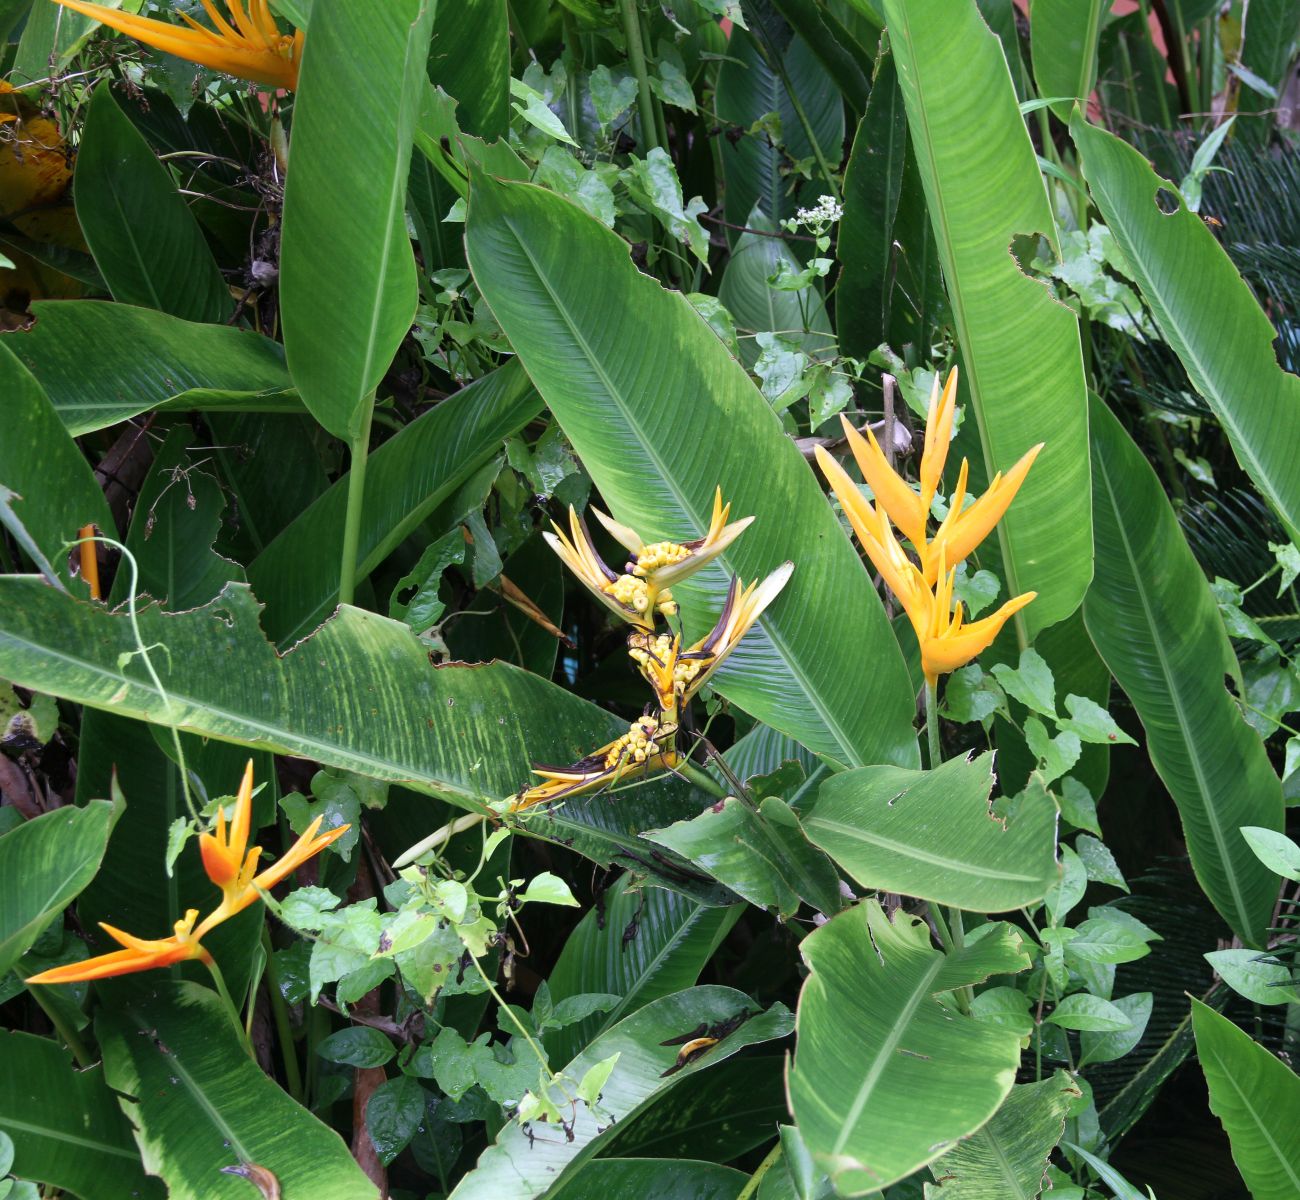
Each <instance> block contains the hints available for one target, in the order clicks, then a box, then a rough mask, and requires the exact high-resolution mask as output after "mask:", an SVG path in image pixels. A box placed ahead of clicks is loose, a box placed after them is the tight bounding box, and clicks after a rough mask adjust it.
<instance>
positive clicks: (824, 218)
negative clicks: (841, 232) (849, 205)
mask: <svg viewBox="0 0 1300 1200" xmlns="http://www.w3.org/2000/svg"><path fill="white" fill-rule="evenodd" d="M843 215H844V205H842V204H841V203H840V202H839V201H838V200H836V199H835V197H834V196H822V197H821V198H820V199H819V200H818V201H817V203H816V204H815V205H814V206H813V207H812V208H801V209H799V210H798V211H797V212H796V213H795V214H794V219H795V220H796V221H797V222H798V223H799V224H800V225H823V226H825V225H834V224H835V222H836V221H838V220H839V219H840V218H841V217H842V216H843Z"/></svg>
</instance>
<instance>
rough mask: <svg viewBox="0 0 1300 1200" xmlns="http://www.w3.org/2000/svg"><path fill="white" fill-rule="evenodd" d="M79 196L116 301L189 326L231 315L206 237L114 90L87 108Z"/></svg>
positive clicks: (82, 218) (102, 88) (104, 89)
mask: <svg viewBox="0 0 1300 1200" xmlns="http://www.w3.org/2000/svg"><path fill="white" fill-rule="evenodd" d="M72 194H73V197H74V198H75V200H76V204H77V223H78V224H79V225H80V226H81V231H82V233H84V234H85V237H86V243H87V244H88V245H89V246H90V249H91V252H92V253H93V254H94V256H95V265H96V266H98V267H99V270H100V273H101V274H102V275H103V276H104V281H105V282H106V283H107V284H108V286H109V290H110V291H111V292H112V293H113V298H114V299H115V300H119V301H121V302H123V303H125V304H140V305H144V306H145V307H146V308H156V309H158V310H159V311H160V312H165V313H170V314H171V315H172V316H174V317H182V318H184V319H185V320H187V321H212V322H220V321H224V320H225V319H226V318H227V317H228V316H229V315H230V311H231V309H232V308H233V307H234V301H233V300H232V299H231V296H230V289H229V288H228V287H226V283H225V280H223V279H222V278H221V272H220V270H219V269H218V268H217V262H216V259H214V258H213V257H212V251H211V250H210V249H209V248H208V243H207V241H206V240H205V238H204V236H203V230H202V229H200V228H199V223H198V221H197V220H195V218H194V214H193V213H192V212H191V211H190V209H189V206H188V205H187V204H186V203H185V199H184V197H183V196H181V194H180V193H179V192H178V191H177V190H176V184H175V182H174V181H173V180H172V177H171V174H170V173H169V172H168V170H167V168H166V167H165V166H163V164H162V163H160V162H159V161H158V159H157V158H156V157H155V156H154V152H153V150H152V149H150V147H149V143H148V142H146V141H145V140H144V136H143V135H142V134H141V133H140V131H139V130H138V129H136V127H135V126H134V125H132V124H131V121H130V119H129V118H128V117H127V115H126V114H125V113H124V112H123V111H122V110H121V109H120V108H118V106H117V102H116V101H115V100H114V99H113V93H112V91H111V89H110V88H109V85H108V84H107V83H102V84H100V85H99V87H98V88H96V89H95V93H94V95H93V96H92V97H91V100H90V103H89V104H88V105H87V106H86V123H85V126H84V127H83V128H82V131H81V144H80V146H79V147H78V150H77V168H76V179H75V181H74V186H73V192H72ZM80 349H81V352H82V353H83V354H84V353H85V349H84V347H81V348H80Z"/></svg>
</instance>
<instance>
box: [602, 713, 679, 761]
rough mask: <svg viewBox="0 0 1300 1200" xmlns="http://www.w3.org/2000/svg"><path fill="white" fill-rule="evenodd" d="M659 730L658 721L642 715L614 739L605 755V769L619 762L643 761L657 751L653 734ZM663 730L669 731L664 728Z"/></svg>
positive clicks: (657, 746) (656, 743)
mask: <svg viewBox="0 0 1300 1200" xmlns="http://www.w3.org/2000/svg"><path fill="white" fill-rule="evenodd" d="M658 732H659V722H658V721H657V720H655V718H654V717H642V718H641V720H639V721H633V722H632V724H631V725H629V726H628V727H627V732H626V733H625V734H623V736H622V737H620V738H619V739H618V740H617V741H615V742H614V743H613V744H612V745H611V746H610V748H609V752H608V753H607V754H606V755H605V769H606V770H609V769H610V768H613V767H617V766H619V765H620V764H621V763H625V762H633V763H643V762H645V761H646V759H648V758H650V757H651V756H652V755H655V754H658V753H659V743H658V742H657V741H655V735H656V734H657V733H658ZM665 732H671V731H670V730H665Z"/></svg>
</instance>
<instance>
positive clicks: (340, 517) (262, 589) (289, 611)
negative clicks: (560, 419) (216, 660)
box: [248, 363, 542, 643]
mask: <svg viewBox="0 0 1300 1200" xmlns="http://www.w3.org/2000/svg"><path fill="white" fill-rule="evenodd" d="M541 406H542V402H541V399H540V398H539V397H538V395H537V393H536V392H535V391H534V390H533V388H532V385H531V384H530V383H529V382H528V377H527V376H526V375H525V374H524V372H523V371H522V370H521V369H520V368H519V366H518V365H516V364H514V363H509V364H507V365H506V366H504V367H502V368H500V370H497V371H493V372H492V373H491V374H490V375H486V376H484V377H483V378H482V379H479V380H476V381H475V382H474V383H472V384H470V385H469V387H467V388H464V389H463V390H462V391H460V392H457V393H456V394H455V395H454V396H451V397H449V398H448V399H447V400H444V401H443V402H442V403H441V404H439V405H438V406H437V407H436V408H432V409H430V410H429V411H428V412H427V413H424V414H423V415H421V416H420V417H417V418H416V419H415V420H414V421H412V422H411V423H410V424H409V425H407V426H406V427H405V428H404V429H402V431H401V432H400V433H398V434H397V435H396V436H395V437H392V438H389V440H388V441H386V442H385V443H384V444H383V445H382V446H380V447H379V448H378V449H377V450H376V451H375V452H374V454H373V455H372V456H371V460H370V464H369V467H368V469H367V471H366V491H365V501H364V505H363V508H362V512H361V532H360V535H359V540H358V546H357V572H356V573H357V579H358V580H361V579H365V578H366V577H367V576H368V575H369V574H370V572H371V571H373V570H374V569H375V567H377V566H378V565H379V564H380V563H381V562H382V561H383V560H384V559H385V558H387V557H388V555H389V554H391V553H392V551H393V549H394V548H395V547H396V546H398V545H400V544H401V542H402V541H403V540H404V539H405V538H406V537H408V536H409V535H410V534H411V533H412V531H414V530H415V529H416V528H417V527H418V526H419V524H420V522H421V521H423V520H424V519H425V518H426V517H427V516H428V515H429V514H430V513H431V512H432V511H433V510H434V508H436V507H437V505H439V504H440V503H442V501H443V500H445V499H447V498H448V497H449V496H451V495H452V494H453V493H454V492H455V491H456V489H457V488H458V487H460V485H461V484H462V483H464V482H465V480H466V479H468V478H469V477H470V476H471V475H472V474H473V473H474V472H475V471H477V470H478V469H479V468H480V467H481V466H483V465H484V463H486V462H487V461H488V459H489V458H491V456H492V455H493V454H495V453H498V452H499V451H500V448H501V446H502V444H503V443H504V441H505V439H506V438H508V437H510V436H511V435H512V434H514V433H517V432H518V431H519V430H520V429H521V428H523V426H524V425H526V424H527V423H528V422H529V421H531V420H532V419H533V417H535V416H536V415H537V413H538V412H539V411H540V409H541ZM347 492H348V476H347V475H344V476H343V477H342V478H340V479H338V480H336V481H335V483H334V485H333V486H332V487H331V488H330V489H329V490H328V491H327V492H325V494H324V495H322V496H321V497H320V498H319V499H317V500H316V502H315V503H314V504H312V505H311V507H310V508H308V509H307V510H306V511H305V512H304V513H303V514H302V515H301V516H299V517H298V518H297V520H295V521H293V522H291V523H290V524H289V525H287V526H286V527H285V528H284V529H283V530H282V531H281V532H280V534H279V535H278V536H277V537H276V538H275V539H274V541H272V542H271V543H270V545H268V546H267V547H266V549H265V550H263V551H262V553H261V554H259V555H258V556H257V558H255V559H254V560H253V561H252V563H251V564H250V565H249V568H248V577H249V581H250V582H251V583H252V585H253V588H254V590H255V591H256V592H257V594H258V596H259V597H260V598H261V599H262V601H263V602H264V603H265V604H266V606H267V616H266V621H265V625H266V631H267V633H268V634H269V635H270V636H271V637H272V638H274V639H275V640H276V641H277V642H281V643H285V642H292V641H294V640H295V639H297V638H300V637H302V636H303V635H304V634H306V633H309V632H310V631H311V630H313V629H315V628H316V626H317V625H319V624H320V623H321V622H322V621H323V620H324V619H325V618H326V617H327V616H329V613H330V611H331V610H332V609H333V607H334V605H335V604H336V603H337V602H338V590H339V563H338V556H337V555H329V556H326V558H325V560H324V561H322V558H321V547H322V546H336V545H339V544H340V543H341V541H342V537H343V524H344V517H345V515H346V513H345V510H346V508H347Z"/></svg>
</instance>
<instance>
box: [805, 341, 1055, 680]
mask: <svg viewBox="0 0 1300 1200" xmlns="http://www.w3.org/2000/svg"><path fill="white" fill-rule="evenodd" d="M956 397H957V368H956V367H954V368H953V369H952V371H951V372H950V373H949V375H948V379H947V382H946V383H945V384H944V388H943V394H942V396H941V395H940V393H939V383H938V380H935V385H934V391H933V393H932V394H931V397H930V412H929V417H928V419H927V421H926V430H925V450H924V453H923V454H922V456H921V494H920V495H919V496H918V495H917V493H916V492H914V491H913V490H912V487H911V485H910V484H908V482H907V481H906V480H905V479H904V478H903V477H902V476H901V475H899V474H898V472H897V471H895V470H894V468H893V467H892V466H891V465H890V464H889V462H888V460H887V459H886V458H885V456H884V454H883V453H882V452H881V449H880V447H879V446H878V445H877V444H876V440H875V438H874V437H872V436H871V432H870V430H868V431H867V437H866V438H865V439H864V438H863V437H862V436H861V435H860V434H859V433H858V431H857V430H856V429H854V428H853V426H852V425H850V424H849V423H848V421H847V420H846V421H845V422H844V428H845V436H846V438H847V439H848V443H849V447H850V448H851V449H852V451H853V456H854V458H855V459H857V462H858V466H859V467H860V468H861V470H862V475H863V478H864V479H865V480H866V481H867V483H868V484H870V486H871V490H872V492H873V493H874V494H875V497H876V503H875V504H874V505H873V504H872V503H871V502H870V501H869V500H867V499H866V498H865V497H863V495H862V493H861V492H860V491H859V490H858V487H857V485H856V484H855V483H854V482H853V480H852V479H850V478H849V476H848V474H847V472H846V471H845V470H844V468H843V467H842V466H840V464H839V463H838V462H837V461H836V460H835V458H834V457H832V455H831V454H829V453H828V452H827V451H826V449H825V448H824V447H821V446H818V447H817V462H818V465H819V466H820V467H821V469H822V473H823V474H824V475H825V476H826V479H827V481H828V482H829V483H830V485H831V490H832V491H833V492H834V493H835V495H836V497H837V498H838V500H839V502H840V505H841V507H842V508H843V509H844V515H845V516H846V517H848V519H849V524H850V525H852V526H853V532H854V533H856V534H857V536H858V540H859V541H860V542H861V543H862V548H863V549H864V550H865V551H866V552H867V556H868V557H869V558H870V559H871V562H872V564H873V565H874V566H875V568H876V570H877V571H879V572H880V575H881V578H883V579H884V581H885V583H886V585H887V586H888V587H889V590H890V591H892V592H893V593H894V595H895V596H897V597H898V599H899V601H900V603H901V604H902V605H903V609H904V611H905V612H906V613H907V616H908V619H909V620H910V621H911V623H912V628H913V630H914V631H915V633H916V637H917V640H918V641H919V642H920V644H921V668H922V670H923V671H924V672H925V677H926V679H927V680H928V681H929V683H930V684H932V685H933V684H934V683H935V682H936V681H937V680H938V678H939V676H940V675H942V674H946V673H947V672H949V671H955V670H956V669H957V668H958V667H960V666H964V665H965V664H966V663H968V662H970V660H971V659H973V658H974V657H975V656H976V655H977V654H979V653H981V652H982V651H983V650H986V649H988V647H989V646H990V645H991V644H992V642H993V639H994V638H996V637H997V635H998V633H999V632H1000V631H1001V629H1002V626H1003V625H1004V624H1005V623H1006V622H1007V621H1008V620H1009V619H1010V618H1011V617H1012V616H1013V615H1014V614H1015V613H1017V612H1019V611H1020V610H1021V609H1022V608H1024V607H1025V605H1026V604H1028V603H1029V602H1030V601H1031V600H1033V599H1034V597H1035V595H1036V594H1037V593H1035V592H1025V593H1023V594H1022V595H1019V596H1015V597H1013V598H1012V599H1010V600H1008V601H1007V602H1006V603H1005V604H1004V605H1003V606H1002V607H1001V608H1000V609H998V611H997V612H995V613H994V614H993V615H992V616H989V617H985V618H984V619H983V620H980V621H973V622H971V623H969V624H966V623H964V622H963V617H962V605H961V603H960V602H958V603H957V604H956V605H955V606H954V604H953V599H952V596H953V588H954V586H955V583H956V576H957V564H958V563H960V562H961V561H962V560H963V559H964V558H965V557H966V556H967V555H968V554H970V553H971V552H972V551H973V550H974V549H975V548H976V546H978V545H979V544H980V542H981V541H983V540H984V538H985V537H987V536H988V534H989V533H990V532H992V530H993V528H994V526H996V525H997V523H998V521H999V520H1001V518H1002V515H1003V513H1005V512H1006V510H1007V508H1008V506H1009V505H1010V504H1011V501H1012V500H1013V499H1014V498H1015V494H1016V492H1017V491H1018V490H1019V488H1020V485H1021V483H1022V482H1023V481H1024V478H1025V476H1026V475H1027V474H1028V473H1029V468H1030V466H1031V465H1032V464H1033V461H1034V459H1035V457H1036V456H1037V455H1038V452H1039V451H1040V450H1041V449H1042V446H1041V445H1038V446H1034V447H1033V448H1032V449H1030V450H1029V451H1028V453H1026V454H1025V455H1024V456H1023V457H1022V458H1021V459H1020V461H1019V462H1017V463H1016V464H1015V466H1013V467H1012V468H1011V470H1010V471H1008V472H1007V473H1006V475H1005V476H1004V475H1002V474H1001V472H999V473H998V474H997V475H996V476H995V477H994V479H993V482H992V483H991V484H990V485H989V489H988V491H986V492H985V493H984V495H982V496H981V497H980V498H979V499H978V500H976V501H975V502H974V503H973V504H971V505H970V506H969V507H968V508H963V507H962V505H963V504H964V502H965V498H966V480H967V473H968V468H969V464H968V463H967V462H966V461H965V460H963V462H962V465H961V474H960V477H959V479H958V482H957V488H956V491H955V492H954V493H953V497H952V503H951V505H950V507H949V511H948V516H947V517H946V518H945V519H944V521H943V523H942V524H941V525H940V526H939V528H938V530H937V531H936V533H935V535H934V537H933V538H928V537H927V534H926V522H927V518H928V516H929V511H930V503H931V501H932V500H933V499H934V497H935V496H936V495H937V492H938V487H939V481H940V478H941V476H942V474H943V466H944V462H945V461H946V459H947V455H948V443H949V441H950V440H951V434H952V424H953V413H954V408H955V405H956ZM891 521H892V522H893V525H897V526H898V528H899V529H900V530H901V531H902V533H903V534H904V536H905V537H906V538H907V539H908V541H910V542H911V543H912V546H913V548H914V549H915V550H916V553H917V557H918V558H919V559H920V566H919V567H918V566H917V565H916V564H915V563H913V562H912V561H911V560H909V559H908V557H907V555H906V554H905V553H904V552H903V548H902V546H901V545H899V543H898V539H897V538H896V537H895V536H894V531H893V525H891V523H890V522H891Z"/></svg>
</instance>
